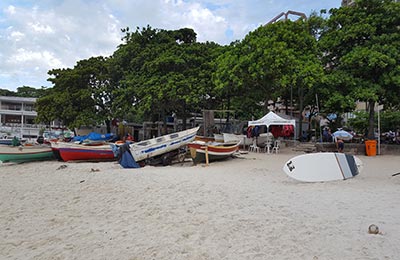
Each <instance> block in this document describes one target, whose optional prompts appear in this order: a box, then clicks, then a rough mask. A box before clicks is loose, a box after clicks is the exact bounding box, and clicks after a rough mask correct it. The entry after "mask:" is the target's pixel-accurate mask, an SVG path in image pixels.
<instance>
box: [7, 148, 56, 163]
mask: <svg viewBox="0 0 400 260" xmlns="http://www.w3.org/2000/svg"><path fill="white" fill-rule="evenodd" d="M53 158H54V157H53V151H52V150H51V148H50V147H12V146H8V145H7V146H6V147H3V146H2V147H1V148H0V161H1V162H16V163H23V162H32V161H43V160H50V159H53Z"/></svg>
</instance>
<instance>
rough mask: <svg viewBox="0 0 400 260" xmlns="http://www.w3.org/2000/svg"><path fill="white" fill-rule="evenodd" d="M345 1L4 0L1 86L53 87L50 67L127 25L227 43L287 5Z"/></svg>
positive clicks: (106, 45) (0, 5)
mask: <svg viewBox="0 0 400 260" xmlns="http://www.w3.org/2000/svg"><path fill="white" fill-rule="evenodd" d="M340 4H341V0H1V1H0V89H8V90H12V91H16V89H17V88H18V87H22V86H30V87H34V88H40V87H42V86H43V87H52V84H51V83H50V82H49V81H47V79H48V78H49V75H48V74H47V72H48V71H49V70H51V69H61V68H73V67H74V65H75V64H76V62H77V61H79V60H83V59H88V58H90V57H96V56H105V57H108V56H110V55H112V53H113V52H114V51H115V50H116V48H117V46H118V45H119V44H121V43H122V41H121V38H122V37H123V33H122V32H121V29H122V28H126V27H129V28H130V29H131V31H134V30H135V29H136V27H139V28H143V27H146V26H147V25H150V26H151V27H152V28H157V29H166V30H177V29H181V28H192V29H194V31H195V32H196V33H197V41H198V42H206V41H210V42H216V43H218V44H221V45H226V44H229V43H231V42H233V41H236V40H242V39H243V38H244V37H245V36H246V35H247V34H248V33H249V32H251V31H253V30H255V29H256V28H257V27H259V26H261V25H264V24H266V23H268V22H269V21H270V20H272V19H273V18H274V17H275V16H277V15H278V14H280V13H282V12H287V11H289V10H292V11H297V12H302V13H305V14H306V15H307V16H308V15H309V14H310V13H311V12H312V11H317V12H318V13H319V11H320V10H321V9H326V10H327V11H328V10H329V9H331V8H339V7H340ZM291 17H292V19H296V18H297V17H295V16H291Z"/></svg>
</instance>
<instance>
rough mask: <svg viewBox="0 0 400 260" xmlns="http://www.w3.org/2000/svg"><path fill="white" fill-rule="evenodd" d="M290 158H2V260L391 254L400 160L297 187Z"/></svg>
mask: <svg viewBox="0 0 400 260" xmlns="http://www.w3.org/2000/svg"><path fill="white" fill-rule="evenodd" d="M297 154H300V153H295V152H293V151H291V150H290V149H288V148H285V149H283V150H282V152H281V153H280V154H273V155H268V154H264V153H261V154H257V153H249V154H243V155H241V156H240V157H239V158H235V159H230V160H227V161H221V162H215V163H212V164H210V165H209V166H204V165H197V166H194V165H193V164H192V163H191V162H190V161H189V160H188V162H186V163H184V164H174V165H172V166H167V167H154V166H146V167H144V168H140V169H122V168H121V167H120V166H119V164H117V163H116V162H102V163H87V162H85V163H65V162H58V161H47V162H35V163H25V164H18V165H6V164H3V165H0V196H1V201H0V228H1V236H0V259H400V207H399V201H398V200H399V198H400V175H398V176H395V177H392V174H394V173H397V172H400V163H399V162H400V160H399V158H400V157H399V156H389V155H387V156H386V155H382V156H376V157H366V156H358V157H359V158H360V159H361V160H362V161H363V164H364V168H363V171H362V172H361V174H360V175H358V176H356V177H355V178H352V179H348V180H345V181H332V182H324V183H302V182H299V181H296V180H293V179H291V178H289V177H288V176H287V175H286V174H285V173H284V172H283V170H282V167H283V164H284V163H285V162H286V161H287V160H288V159H290V158H291V157H293V156H295V155H297ZM371 224H375V225H377V226H378V227H379V230H380V233H379V234H377V235H375V234H369V233H368V227H369V225H371Z"/></svg>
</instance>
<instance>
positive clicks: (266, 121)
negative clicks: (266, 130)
mask: <svg viewBox="0 0 400 260" xmlns="http://www.w3.org/2000/svg"><path fill="white" fill-rule="evenodd" d="M256 125H266V126H267V127H268V126H270V125H293V126H296V121H295V120H288V119H284V118H282V117H280V116H278V115H277V114H275V113H274V112H272V111H271V112H269V113H268V114H266V115H265V116H263V117H262V118H260V119H258V120H255V121H249V126H256Z"/></svg>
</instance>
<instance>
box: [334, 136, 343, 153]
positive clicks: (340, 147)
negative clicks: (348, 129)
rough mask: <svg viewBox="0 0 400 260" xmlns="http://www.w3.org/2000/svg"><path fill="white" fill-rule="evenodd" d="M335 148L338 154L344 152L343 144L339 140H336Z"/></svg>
mask: <svg viewBox="0 0 400 260" xmlns="http://www.w3.org/2000/svg"><path fill="white" fill-rule="evenodd" d="M336 148H337V150H338V152H339V153H343V150H344V142H343V140H342V139H340V138H336Z"/></svg>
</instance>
